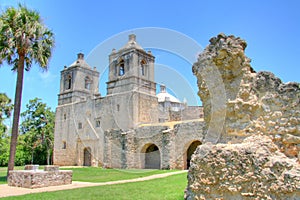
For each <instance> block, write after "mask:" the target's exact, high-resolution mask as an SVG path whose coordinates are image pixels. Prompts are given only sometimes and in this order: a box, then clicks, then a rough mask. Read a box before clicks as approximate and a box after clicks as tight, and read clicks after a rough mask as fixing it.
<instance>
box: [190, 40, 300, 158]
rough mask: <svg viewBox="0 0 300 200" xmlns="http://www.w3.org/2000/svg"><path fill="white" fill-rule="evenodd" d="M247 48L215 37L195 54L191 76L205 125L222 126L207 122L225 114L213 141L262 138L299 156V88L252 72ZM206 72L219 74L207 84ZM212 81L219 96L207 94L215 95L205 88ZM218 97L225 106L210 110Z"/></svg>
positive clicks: (284, 150)
mask: <svg viewBox="0 0 300 200" xmlns="http://www.w3.org/2000/svg"><path fill="white" fill-rule="evenodd" d="M246 46H247V44H246V42H245V41H244V40H242V39H240V38H236V37H234V36H226V35H224V34H219V35H218V36H217V37H214V38H212V39H211V40H210V45H209V46H208V47H207V48H206V49H205V50H204V52H203V53H202V54H200V55H199V58H198V61H197V62H196V63H195V64H194V66H193V72H194V74H195V75H196V76H197V78H198V87H199V93H198V94H199V96H200V98H201V100H202V102H203V107H204V113H205V115H204V120H205V122H206V124H207V126H221V125H220V123H217V124H216V123H214V122H213V121H214V120H216V118H212V119H211V117H212V116H219V114H220V113H219V112H221V111H224V113H226V115H225V118H224V121H223V123H222V124H223V127H222V135H221V137H220V140H219V141H218V142H227V141H231V142H240V141H241V140H242V139H244V138H246V137H247V136H250V135H252V134H258V133H261V134H265V135H268V136H270V137H271V138H272V139H273V141H274V142H275V143H276V144H277V145H278V147H279V148H280V150H281V151H282V152H284V153H285V154H286V155H287V156H289V157H298V155H299V150H300V145H299V144H300V85H299V83H296V82H288V83H282V81H281V80H280V79H279V78H277V77H276V76H275V75H274V74H272V73H271V72H258V73H256V72H255V71H254V70H253V68H252V67H251V65H250V59H249V58H247V57H246V55H245V53H244V50H245V48H246ZM208 70H212V71H213V73H214V72H215V71H214V70H216V71H218V73H219V74H217V73H214V78H213V79H209V78H211V77H210V75H209V72H207V71H208ZM218 75H219V76H218ZM217 79H220V80H217ZM215 82H220V83H221V84H223V85H222V87H223V91H221V92H219V93H211V92H210V90H211V91H214V88H211V87H212V86H210V84H213V83H215ZM220 93H223V94H220ZM223 97H225V98H226V99H225V100H224V102H221V103H224V106H223V108H221V109H223V110H220V109H215V110H214V109H212V108H213V107H214V106H215V107H217V106H218V105H212V104H211V102H212V100H211V99H212V98H217V99H218V98H223ZM214 112H215V113H214ZM216 112H217V113H216ZM217 120H219V119H217ZM210 128H212V130H217V129H218V128H214V127H210ZM213 134H219V133H213Z"/></svg>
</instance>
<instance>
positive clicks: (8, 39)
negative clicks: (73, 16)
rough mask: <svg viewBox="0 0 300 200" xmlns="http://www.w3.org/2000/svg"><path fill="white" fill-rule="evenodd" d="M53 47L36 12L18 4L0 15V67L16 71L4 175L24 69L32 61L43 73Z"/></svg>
mask: <svg viewBox="0 0 300 200" xmlns="http://www.w3.org/2000/svg"><path fill="white" fill-rule="evenodd" d="M53 46H54V36H53V33H52V31H51V30H49V29H48V28H46V27H45V25H44V24H43V23H42V21H41V17H40V15H39V13H38V12H36V11H33V10H29V9H27V8H26V7H25V6H23V5H21V4H19V6H18V8H13V7H10V8H7V9H6V11H5V12H3V13H2V14H1V15H0V65H1V64H3V62H7V64H8V65H11V66H12V70H13V71H16V72H17V82H16V91H15V100H14V113H13V125H12V133H11V142H10V152H9V153H10V155H9V161H8V172H9V171H10V170H13V169H14V161H15V155H16V146H17V139H18V131H19V118H20V109H21V100H22V89H23V74H24V70H26V71H29V70H30V68H31V66H32V63H33V62H34V63H36V64H38V65H39V66H40V67H41V68H42V69H43V70H47V69H48V61H49V59H50V57H51V53H52V48H53Z"/></svg>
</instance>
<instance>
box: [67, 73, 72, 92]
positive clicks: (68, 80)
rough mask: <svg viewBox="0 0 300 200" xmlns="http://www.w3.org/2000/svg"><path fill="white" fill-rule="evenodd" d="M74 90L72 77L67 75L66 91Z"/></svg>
mask: <svg viewBox="0 0 300 200" xmlns="http://www.w3.org/2000/svg"><path fill="white" fill-rule="evenodd" d="M71 88H72V76H71V75H67V76H66V78H65V90H70V89H71Z"/></svg>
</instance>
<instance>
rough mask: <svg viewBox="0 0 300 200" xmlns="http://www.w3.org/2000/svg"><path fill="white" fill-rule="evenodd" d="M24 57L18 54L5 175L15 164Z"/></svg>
mask: <svg viewBox="0 0 300 200" xmlns="http://www.w3.org/2000/svg"><path fill="white" fill-rule="evenodd" d="M24 59H25V56H24V55H22V56H19V63H18V69H17V82H16V93H15V103H14V115H13V125H12V133H11V140H10V150H9V160H8V169H7V175H8V174H9V171H11V170H13V169H14V166H15V156H16V148H17V141H18V134H19V119H20V111H21V101H22V90H23V76H24Z"/></svg>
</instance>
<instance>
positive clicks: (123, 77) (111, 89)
mask: <svg viewBox="0 0 300 200" xmlns="http://www.w3.org/2000/svg"><path fill="white" fill-rule="evenodd" d="M154 61H155V57H154V56H153V55H152V53H151V52H150V51H148V52H146V51H145V50H144V49H143V48H142V47H141V46H140V45H139V44H138V43H137V41H136V36H135V35H134V34H131V35H129V40H128V42H127V43H126V44H125V46H123V47H122V48H121V49H120V50H118V51H117V50H115V49H113V51H112V53H111V54H110V55H109V63H110V64H109V81H108V82H107V97H108V98H110V99H111V105H112V107H113V109H116V111H115V112H114V118H115V120H116V121H117V124H118V125H119V128H122V129H128V128H134V127H136V126H137V125H139V124H142V123H155V122H157V121H158V111H157V107H158V102H157V97H156V83H155V82H154Z"/></svg>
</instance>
